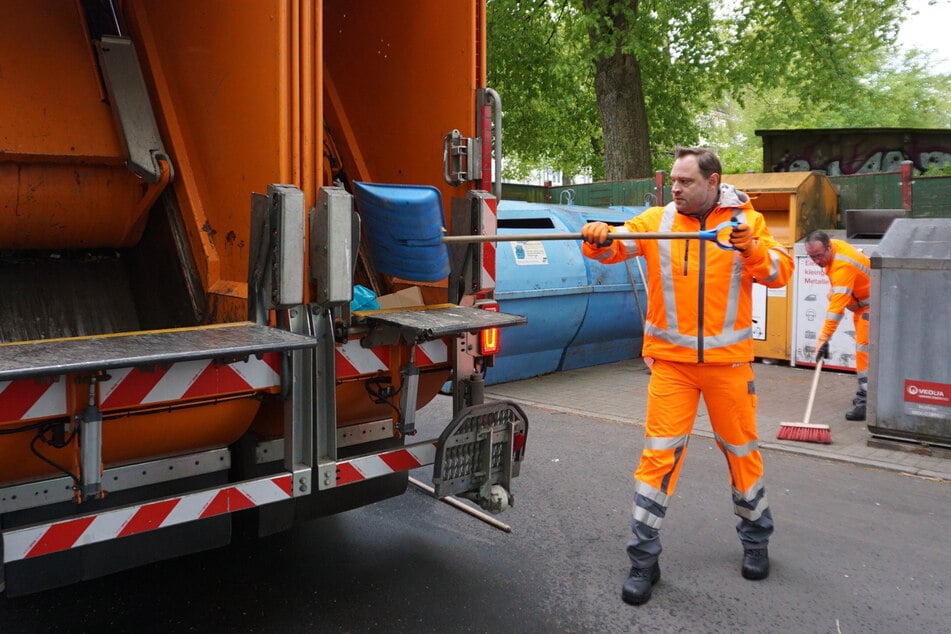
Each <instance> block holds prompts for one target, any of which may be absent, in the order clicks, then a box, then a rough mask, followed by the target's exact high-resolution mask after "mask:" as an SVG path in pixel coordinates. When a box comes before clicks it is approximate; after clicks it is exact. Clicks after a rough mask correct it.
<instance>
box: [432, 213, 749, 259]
mask: <svg viewBox="0 0 951 634" xmlns="http://www.w3.org/2000/svg"><path fill="white" fill-rule="evenodd" d="M739 224H740V223H739V222H737V221H736V220H727V221H725V222H721V223H720V224H718V225H717V226H716V227H714V228H713V229H707V230H704V231H693V232H677V231H667V232H665V231H660V232H643V233H627V232H621V231H617V232H614V233H611V234H610V235H609V237H608V242H610V241H611V240H710V241H711V242H713V243H715V244H716V245H717V246H718V247H720V248H721V249H724V250H725V251H736V248H734V247H733V245H731V244H730V243H729V242H720V238H719V236H720V234H721V233H722V232H723V231H724V230H725V229H730V230H731V231H732V230H733V229H734V228H735V227H737V226H738V225H739ZM441 240H442V242H443V243H445V244H460V243H461V244H474V243H481V242H534V241H542V240H584V237H583V236H582V235H581V234H580V233H520V234H511V235H504V236H503V235H479V236H443V237H442V238H441Z"/></svg>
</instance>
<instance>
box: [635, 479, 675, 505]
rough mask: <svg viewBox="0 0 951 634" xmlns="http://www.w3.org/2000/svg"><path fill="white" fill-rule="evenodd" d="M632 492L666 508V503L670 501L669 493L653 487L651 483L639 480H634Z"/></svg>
mask: <svg viewBox="0 0 951 634" xmlns="http://www.w3.org/2000/svg"><path fill="white" fill-rule="evenodd" d="M634 493H636V494H638V495H640V496H641V497H645V498H647V499H648V500H650V501H651V502H654V503H655V504H659V505H661V506H663V507H664V508H667V503H668V502H669V501H670V496H669V495H667V494H666V493H664V492H663V491H660V490H658V489H655V488H654V487H652V486H651V485H649V484H647V483H646V482H643V481H641V480H635V481H634Z"/></svg>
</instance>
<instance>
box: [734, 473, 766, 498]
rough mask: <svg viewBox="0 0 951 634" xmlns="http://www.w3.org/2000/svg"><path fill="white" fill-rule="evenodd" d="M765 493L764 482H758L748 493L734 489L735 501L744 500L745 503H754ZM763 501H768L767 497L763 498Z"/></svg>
mask: <svg viewBox="0 0 951 634" xmlns="http://www.w3.org/2000/svg"><path fill="white" fill-rule="evenodd" d="M762 492H763V481H762V480H761V479H760V480H757V481H756V482H755V483H754V484H753V486H751V487H750V488H749V489H748V490H747V491H740V490H739V489H736V488H734V489H733V499H736V500H742V501H744V502H750V503H752V502H753V500H755V499H756V497H757V496H758V495H759V494H760V493H762ZM763 499H764V500H765V499H766V496H765V495H764V496H763Z"/></svg>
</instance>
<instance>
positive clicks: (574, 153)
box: [488, 0, 951, 178]
mask: <svg viewBox="0 0 951 634" xmlns="http://www.w3.org/2000/svg"><path fill="white" fill-rule="evenodd" d="M906 12H907V0H798V1H796V2H791V1H789V0H679V1H678V2H676V3H674V2H669V1H664V0H535V1H531V2H529V1H520V0H489V1H488V23H489V30H488V35H489V65H488V74H489V83H490V85H491V86H493V87H494V88H496V89H497V90H499V92H500V94H501V95H502V99H503V107H504V110H505V128H504V135H505V144H504V147H505V152H506V161H507V162H506V172H507V173H506V174H505V176H506V177H512V176H514V175H515V173H521V174H524V173H525V172H526V171H527V170H530V169H532V168H535V167H543V166H544V167H555V168H557V169H560V170H563V171H565V172H566V173H568V174H577V173H581V172H584V171H586V170H591V171H592V173H593V175H594V177H595V178H598V177H599V176H600V175H603V174H604V173H605V169H606V166H605V164H604V156H605V154H606V153H607V154H608V155H609V156H610V155H611V153H610V152H606V147H605V142H606V141H605V139H607V142H608V143H620V144H622V145H621V146H620V147H621V151H622V153H623V151H627V150H628V148H636V147H637V144H636V143H635V139H634V138H633V137H629V138H627V139H625V138H623V135H622V138H617V135H614V134H608V135H606V134H604V133H603V131H602V129H601V121H611V120H612V112H616V111H617V110H619V109H623V108H628V107H630V104H621V103H614V102H611V100H610V96H611V95H612V94H615V95H616V94H630V93H629V92H628V93H621V92H620V91H615V92H613V93H612V92H611V90H610V89H611V86H609V85H599V86H598V89H597V93H598V94H596V90H595V80H594V77H595V74H596V69H603V68H605V66H604V64H605V60H607V61H608V62H609V63H616V64H618V66H615V68H627V67H628V66H623V64H624V63H625V60H627V61H628V62H629V61H631V60H633V62H634V64H633V65H629V68H630V69H632V72H631V73H629V74H628V75H627V76H624V78H623V79H622V80H620V81H628V82H639V84H640V92H641V94H642V95H643V104H642V105H643V108H644V109H646V119H647V127H648V138H649V147H648V148H646V149H645V151H647V152H649V153H650V156H649V157H648V158H647V161H646V162H643V163H642V164H647V165H650V164H653V166H654V168H655V169H667V168H669V164H670V157H669V154H668V152H669V151H670V149H671V148H672V147H673V146H675V145H677V144H693V143H700V142H702V143H706V144H709V145H712V146H714V147H716V148H717V149H718V150H719V151H720V153H721V154H722V158H723V161H724V166H725V167H727V168H728V169H730V170H732V171H745V170H748V169H752V170H759V169H761V168H762V161H761V158H760V155H761V150H760V141H759V139H758V138H757V137H756V135H755V130H757V129H784V128H786V129H788V128H823V127H948V126H949V125H951V116H949V106H948V104H949V102H951V99H949V98H948V97H949V94H951V78H949V77H948V76H935V75H932V74H930V73H929V72H928V68H927V64H926V61H925V57H924V56H923V55H922V54H915V53H912V54H909V55H908V56H905V57H903V58H901V59H889V53H890V51H891V50H892V49H893V45H894V41H895V37H896V35H897V32H898V27H899V26H900V23H901V19H902V17H903V16H904V15H906ZM637 71H639V72H637ZM600 77H601V79H600V80H599V81H605V77H606V76H605V75H600ZM606 81H608V82H609V81H617V80H615V79H611V77H608V78H607V80H606ZM599 100H600V104H599ZM612 109H613V110H612ZM631 151H633V150H631ZM614 155H615V156H616V155H617V153H615V154H614ZM513 157H514V159H515V160H512V159H513ZM644 175H646V174H631V175H630V176H628V177H634V176H644Z"/></svg>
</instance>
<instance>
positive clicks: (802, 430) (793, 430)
mask: <svg viewBox="0 0 951 634" xmlns="http://www.w3.org/2000/svg"><path fill="white" fill-rule="evenodd" d="M776 438H777V439H779V440H796V441H801V442H817V443H822V444H824V445H829V444H832V432H831V431H830V430H829V426H828V425H812V424H809V423H780V424H779V433H778V434H776Z"/></svg>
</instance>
